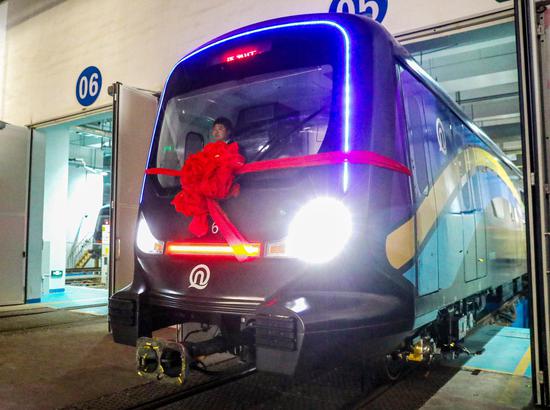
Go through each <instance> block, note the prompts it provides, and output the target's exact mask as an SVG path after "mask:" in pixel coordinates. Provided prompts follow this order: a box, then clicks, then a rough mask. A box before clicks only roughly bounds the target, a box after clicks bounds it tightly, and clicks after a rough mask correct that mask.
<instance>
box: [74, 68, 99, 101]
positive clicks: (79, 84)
mask: <svg viewBox="0 0 550 410" xmlns="http://www.w3.org/2000/svg"><path fill="white" fill-rule="evenodd" d="M100 92H101V72H100V71H99V69H98V68H97V67H94V66H90V67H87V68H85V69H84V71H82V72H81V73H80V75H79V76H78V80H77V81H76V99H77V100H78V102H79V103H80V105H83V106H85V107H87V106H89V105H92V104H93V103H94V102H95V101H96V100H97V97H99V93H100Z"/></svg>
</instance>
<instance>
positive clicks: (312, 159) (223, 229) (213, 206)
mask: <svg viewBox="0 0 550 410" xmlns="http://www.w3.org/2000/svg"><path fill="white" fill-rule="evenodd" d="M346 162H347V163H350V164H367V165H373V166H376V167H379V168H385V169H389V170H392V171H396V172H400V173H403V174H406V175H409V176H410V175H412V173H411V170H410V169H409V168H408V167H406V166H405V165H403V164H401V163H399V162H397V161H395V160H393V159H391V158H388V157H385V156H383V155H380V154H376V153H374V152H371V151H351V152H341V151H334V152H324V153H320V154H313V155H304V156H300V157H289V158H278V159H270V160H265V161H257V162H252V163H249V164H245V165H243V166H242V167H241V168H239V169H238V170H236V172H235V174H237V175H242V174H249V173H253V172H264V171H273V170H278V169H289V168H306V167H318V166H323V165H335V164H343V163H346ZM145 173H146V174H147V175H168V176H173V177H181V176H182V171H181V170H175V169H167V168H149V169H147V170H145ZM206 203H207V206H208V213H209V214H210V216H211V217H212V219H213V220H214V222H215V223H216V225H217V226H218V227H219V229H220V233H221V234H222V235H223V237H224V238H225V240H226V241H227V243H228V244H229V246H231V247H232V248H233V251H234V253H235V257H236V258H237V260H238V261H239V262H244V261H246V260H247V259H248V256H247V253H246V249H245V246H246V245H247V244H248V241H247V240H246V238H245V237H244V236H243V235H242V234H241V233H240V232H239V230H238V229H237V227H236V226H235V225H233V223H232V222H231V221H230V219H229V218H228V216H227V215H226V214H225V212H224V211H223V209H222V208H221V206H220V204H219V203H218V202H217V201H216V200H214V199H212V198H206Z"/></svg>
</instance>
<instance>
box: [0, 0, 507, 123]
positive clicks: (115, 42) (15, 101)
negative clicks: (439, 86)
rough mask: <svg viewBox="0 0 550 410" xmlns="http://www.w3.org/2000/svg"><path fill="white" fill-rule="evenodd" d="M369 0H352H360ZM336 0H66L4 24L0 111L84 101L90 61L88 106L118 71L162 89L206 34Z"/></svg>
mask: <svg viewBox="0 0 550 410" xmlns="http://www.w3.org/2000/svg"><path fill="white" fill-rule="evenodd" d="M10 1H16V0H10ZM340 1H341V2H348V3H349V4H353V1H352V0H340ZM366 1H367V0H355V4H360V3H362V4H365V2H366ZM377 1H381V0H377ZM331 3H332V0H302V1H299V0H271V1H260V0H196V1H195V0H193V1H182V0H132V1H129V0H125V1H121V0H94V1H89V0H66V1H64V2H62V3H60V4H58V5H56V6H54V7H52V8H50V9H48V10H46V11H44V12H41V13H40V14H38V15H35V16H33V17H31V18H29V19H27V20H24V21H23V22H21V23H18V24H15V25H13V26H11V27H8V30H7V36H6V38H7V40H6V59H5V62H6V64H5V66H6V67H5V74H4V90H3V92H2V91H0V99H1V101H0V118H1V119H3V120H5V121H7V122H10V123H13V124H17V125H28V124H33V123H38V122H41V121H45V120H50V119H53V118H56V117H60V116H63V115H70V114H74V113H77V112H79V111H81V110H83V107H82V106H80V105H79V104H78V102H77V100H76V96H75V86H76V79H77V77H78V75H79V73H80V72H81V71H82V70H83V69H84V68H85V67H87V66H89V65H94V66H97V67H98V68H99V69H100V70H101V72H102V74H103V87H102V90H101V94H100V97H99V98H98V100H97V101H96V102H95V103H94V104H93V105H92V106H90V107H89V108H88V109H93V108H96V107H98V106H101V105H105V104H109V103H110V102H111V99H110V97H109V96H108V95H107V86H108V85H109V84H110V83H113V82H115V81H120V82H123V83H125V84H128V85H132V86H135V87H141V88H144V89H149V90H161V89H162V85H163V82H164V79H165V77H166V76H167V74H168V73H169V71H170V69H171V67H172V66H173V65H174V64H175V63H176V62H177V61H178V60H179V58H181V56H183V55H184V54H186V53H187V52H189V51H190V50H191V49H193V48H194V47H197V46H199V45H200V44H201V43H203V42H205V41H207V40H208V39H210V38H212V37H215V36H218V35H220V34H223V33H224V32H227V31H229V30H232V29H235V28H238V27H240V26H243V25H247V24H250V23H254V22H257V21H261V20H265V19H270V18H275V17H281V16H285V15H292V14H304V13H316V12H327V11H329V8H330V5H331ZM3 4H4V3H3ZM434 4H436V5H437V7H434ZM510 7H511V1H508V2H505V3H499V2H497V1H496V0H461V1H459V2H457V1H456V0H437V1H436V2H434V1H433V0H415V1H411V0H388V11H387V14H386V17H385V19H384V22H383V24H384V25H385V26H386V27H387V28H388V29H389V30H390V31H391V32H392V33H394V34H397V33H402V32H406V31H410V30H414V29H418V28H423V27H427V26H433V25H434V24H439V23H442V22H448V21H452V20H457V19H463V18H466V17H468V16H472V15H477V14H481V13H487V12H490V11H492V10H499V9H503V8H510ZM8 15H9V2H8ZM0 40H1V36H0ZM0 51H1V49H0ZM0 79H2V73H1V68H0ZM0 87H1V83H0Z"/></svg>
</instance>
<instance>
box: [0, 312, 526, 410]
mask: <svg viewBox="0 0 550 410" xmlns="http://www.w3.org/2000/svg"><path fill="white" fill-rule="evenodd" d="M526 335H527V336H526ZM526 341H527V342H526ZM470 344H471V345H472V348H476V346H480V345H483V346H484V347H485V349H486V353H485V354H484V355H481V356H476V357H474V358H471V359H468V360H465V359H463V360H457V361H454V362H448V364H446V365H445V366H444V367H441V366H439V365H438V366H435V367H434V368H432V369H430V370H428V371H426V370H422V371H421V372H416V373H415V374H413V375H412V376H408V377H406V378H405V379H404V380H402V381H400V382H399V383H397V384H395V385H393V386H391V387H388V390H387V391H386V392H384V393H382V394H379V395H378V396H376V397H375V399H374V400H372V398H366V399H365V401H359V402H357V403H355V404H354V406H353V407H356V408H369V409H370V408H400V409H420V408H422V409H465V408H482V409H522V408H527V407H528V406H529V403H530V399H531V379H530V377H529V371H530V369H529V360H528V359H529V346H528V330H525V329H519V330H518V329H514V328H501V327H498V326H486V327H483V328H481V329H480V330H479V331H476V333H474V335H473V336H471V337H470ZM0 346H2V348H1V349H0V357H1V363H2V366H1V367H0V408H1V409H6V410H8V409H55V408H63V407H66V406H71V405H74V406H76V408H78V403H83V402H86V403H87V404H86V406H85V408H95V406H94V403H98V405H99V403H100V402H101V400H98V398H99V397H103V402H105V401H106V400H107V399H108V398H109V397H115V396H117V394H118V395H120V394H131V392H132V389H139V388H141V389H142V390H143V388H144V387H146V386H144V384H145V383H148V382H149V381H148V380H145V379H141V378H140V377H138V376H137V375H136V374H135V372H134V370H133V369H134V354H135V352H134V349H133V348H132V347H128V346H122V345H117V344H115V343H113V342H112V338H111V336H110V335H109V333H108V330H107V320H106V317H105V316H104V315H101V312H95V314H92V313H89V312H88V313H85V312H82V311H80V310H78V309H76V310H67V309H52V308H51V307H45V306H39V307H35V308H33V309H26V310H21V309H19V310H18V309H17V308H12V309H11V310H9V309H6V308H3V310H2V311H0ZM497 351H498V353H499V355H495V357H497V358H498V360H491V359H490V357H491V356H492V355H491V354H490V353H491V352H497ZM508 356H510V357H512V356H513V359H510V360H507V359H506V358H507V357H508ZM139 386H143V387H139ZM264 388H265V386H263V385H262V387H258V388H257V390H262V389H264ZM117 392H126V393H120V394H119V393H117ZM285 394H287V401H288V400H290V402H296V404H298V402H297V401H296V400H303V396H301V395H300V394H298V395H294V396H293V395H292V394H290V396H289V395H288V394H289V393H285ZM335 394H336V395H338V391H337V390H336V393H335ZM342 394H343V393H342ZM206 397H207V396H205V398H206ZM223 397H225V395H224V396H223ZM266 397H270V398H269V399H266V400H267V401H266V402H264V403H263V404H261V405H254V406H252V407H254V408H270V407H271V405H272V404H273V405H274V403H275V402H272V400H274V399H273V394H271V395H268V396H266ZM219 400H220V399H216V401H215V405H214V408H219V407H223V408H239V407H240V406H239V405H238V404H237V402H229V403H227V402H225V403H224V402H223V401H219ZM107 401H108V400H107ZM90 403H91V404H90ZM193 403H194V404H193ZM193 403H189V405H185V404H184V403H182V404H181V405H180V407H174V406H171V407H170V408H197V403H196V401H195V402H193ZM330 403H331V402H327V403H325V404H324V405H323V406H322V407H325V408H333V406H331V405H330ZM332 403H333V404H334V403H340V401H336V402H332ZM256 404H257V403H256ZM209 406H210V407H212V405H211V404H210V405H209ZM285 406H286V405H285ZM285 406H283V405H280V406H275V405H274V407H280V408H283V407H285ZM309 406H310V408H314V407H315V408H317V406H316V405H314V404H313V402H310V405H309ZM199 407H202V406H201V405H199ZM334 407H336V405H334ZM102 408H104V407H103V406H102Z"/></svg>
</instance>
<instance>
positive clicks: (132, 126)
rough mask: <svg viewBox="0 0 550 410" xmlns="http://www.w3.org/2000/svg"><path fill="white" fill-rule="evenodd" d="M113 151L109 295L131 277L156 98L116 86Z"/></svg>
mask: <svg viewBox="0 0 550 410" xmlns="http://www.w3.org/2000/svg"><path fill="white" fill-rule="evenodd" d="M110 92H111V93H112V95H113V111H114V113H113V117H114V124H115V125H114V130H113V135H114V147H115V148H114V150H113V169H114V172H113V175H114V180H113V182H112V183H113V187H112V192H113V200H112V208H113V211H112V212H113V215H112V223H111V230H112V232H111V243H112V246H111V250H110V263H111V275H112V276H111V281H110V284H111V285H110V289H109V291H110V294H112V293H114V292H116V291H118V290H120V289H122V288H123V287H124V286H126V285H128V284H129V283H130V282H131V281H132V278H133V275H134V237H135V225H136V221H137V210H138V205H139V200H140V193H141V185H142V181H143V172H144V170H145V162H146V160H147V153H148V152H149V145H150V143H151V134H152V132H153V126H154V122H155V116H156V113H157V103H158V100H157V97H156V96H155V95H154V94H153V93H151V92H148V91H143V90H138V89H135V88H132V87H128V86H125V85H123V84H120V83H115V84H114V85H113V88H112V89H111V90H110Z"/></svg>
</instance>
